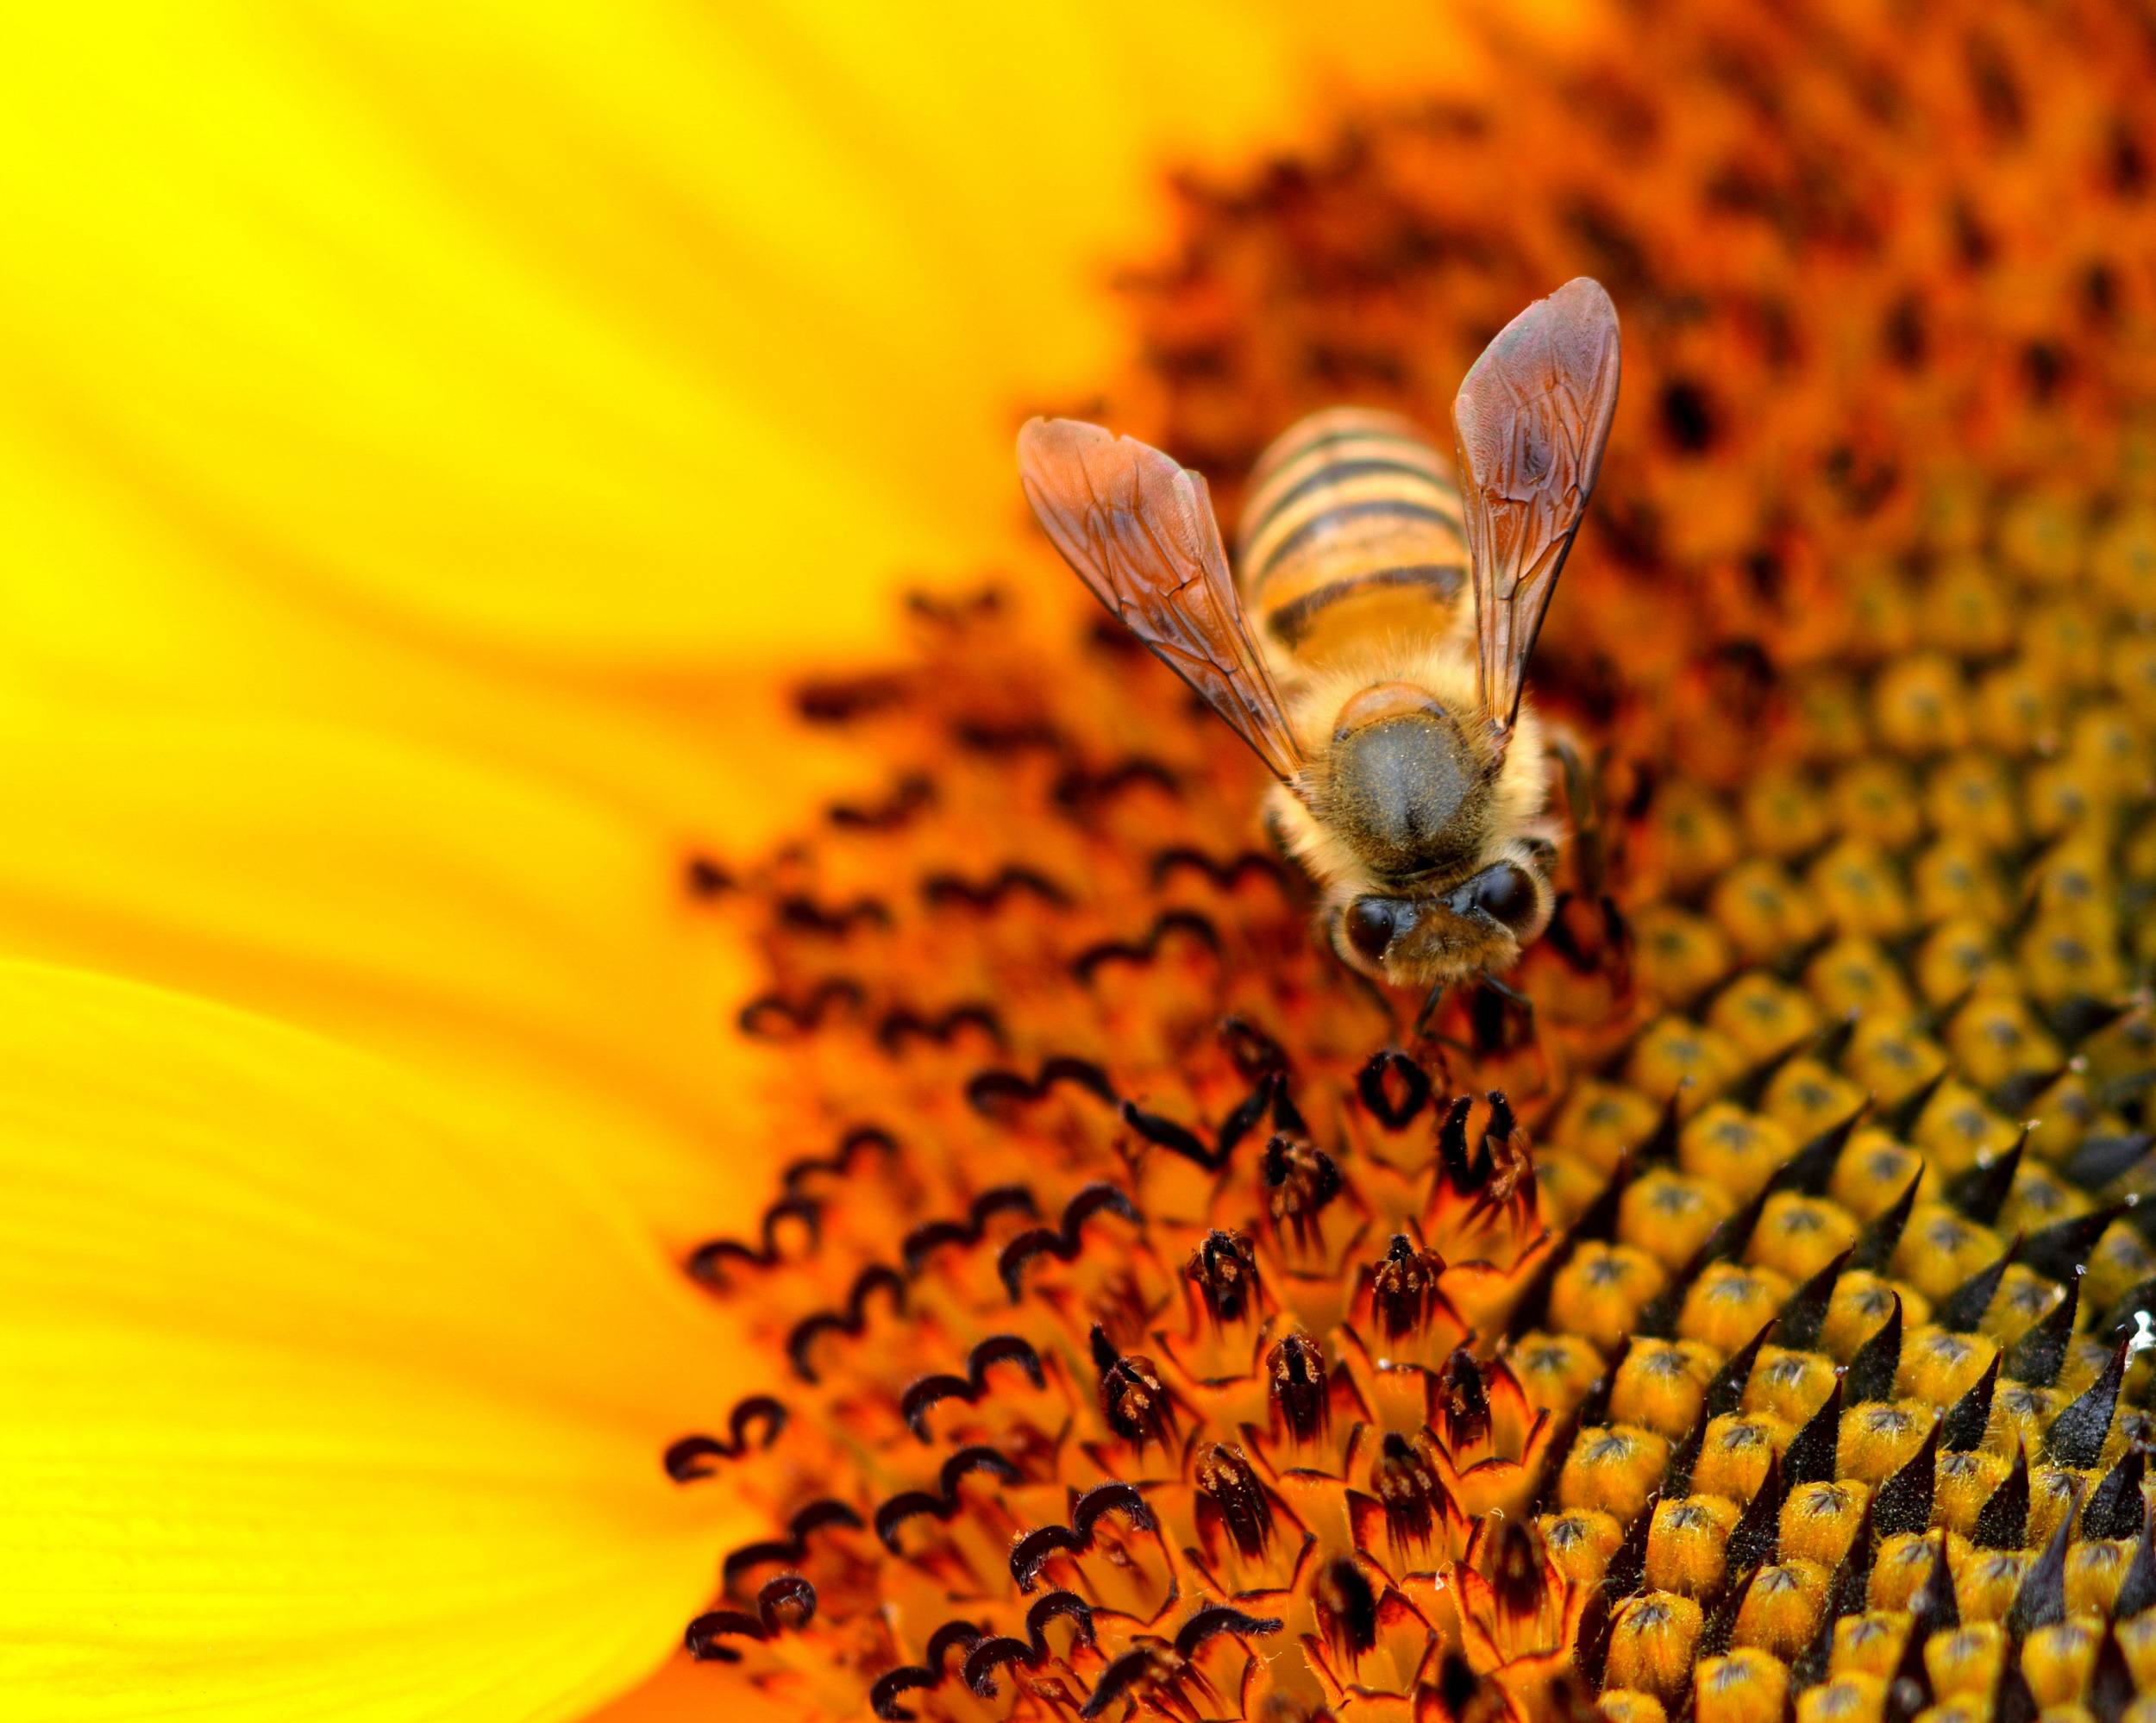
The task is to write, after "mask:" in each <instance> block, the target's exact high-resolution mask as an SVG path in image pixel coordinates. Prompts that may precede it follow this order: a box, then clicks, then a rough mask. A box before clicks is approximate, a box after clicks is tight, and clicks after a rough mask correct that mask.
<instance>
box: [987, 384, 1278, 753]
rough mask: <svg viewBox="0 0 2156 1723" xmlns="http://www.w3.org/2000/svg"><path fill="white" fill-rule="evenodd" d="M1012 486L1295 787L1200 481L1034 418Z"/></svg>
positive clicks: (1137, 452)
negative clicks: (1015, 483)
mask: <svg viewBox="0 0 2156 1723" xmlns="http://www.w3.org/2000/svg"><path fill="white" fill-rule="evenodd" d="M1018 477H1019V480H1020V482H1021V483H1023V484H1024V486H1025V496H1026V500H1027V501H1028V502H1030V503H1031V504H1032V505H1033V512H1034V514H1035V515H1036V516H1037V517H1039V519H1040V523H1041V525H1042V526H1043V527H1044V528H1045V529H1047V531H1048V536H1049V537H1050V539H1052V540H1054V541H1055V544H1056V549H1058V550H1060V551H1061V552H1062V554H1063V561H1066V562H1068V563H1069V564H1070V566H1071V567H1072V568H1073V569H1074V570H1075V571H1076V573H1077V575H1078V578H1079V579H1080V580H1083V581H1084V582H1085V583H1086V585H1087V586H1089V587H1090V588H1092V590H1093V595H1094V597H1095V598H1098V599H1100V602H1101V604H1102V605H1105V606H1106V608H1107V610H1108V611H1109V612H1110V614H1112V616H1114V617H1116V618H1117V619H1118V620H1119V621H1120V622H1121V623H1123V624H1124V626H1125V627H1126V628H1128V629H1129V630H1131V633H1132V634H1134V635H1136V636H1138V638H1139V639H1140V640H1142V641H1144V642H1145V644H1146V645H1147V646H1148V647H1149V648H1151V650H1152V652H1153V655H1154V656H1156V658H1158V659H1159V660H1160V661H1162V662H1163V664H1165V665H1167V666H1168V667H1169V669H1171V670H1173V671H1174V672H1175V674H1177V675H1178V676H1180V677H1181V678H1182V679H1183V680H1184V681H1186V682H1188V684H1189V685H1190V686H1192V687H1193V688H1194V689H1196V690H1197V691H1198V692H1199V693H1200V695H1201V696H1203V697H1204V699H1205V701H1206V704H1207V705H1210V706H1211V707H1212V708H1213V711H1217V712H1219V714H1220V716H1221V717H1224V718H1225V719H1226V720H1227V721H1228V722H1229V723H1230V724H1232V725H1234V726H1235V730H1236V734H1237V735H1238V736H1241V737H1242V738H1243V740H1244V741H1245V742H1249V743H1250V746H1251V747H1252V748H1253V749H1256V750H1257V755H1258V757H1259V758H1260V759H1261V760H1263V761H1264V762H1265V763H1266V764H1267V765H1268V766H1269V767H1271V768H1272V769H1273V774H1274V775H1275V777H1277V778H1279V779H1281V780H1282V781H1283V782H1285V781H1287V780H1292V779H1293V778H1294V776H1295V775H1296V774H1297V773H1299V772H1300V770H1301V769H1302V764H1303V753H1302V748H1301V745H1300V743H1299V742H1296V740H1295V733H1294V729H1293V727H1292V726H1290V724H1288V714H1287V713H1286V712H1285V711H1282V707H1281V704H1280V691H1279V690H1278V689H1276V688H1275V687H1274V686H1273V679H1272V676H1271V674H1270V673H1269V672H1268V671H1267V669H1266V667H1265V661H1264V660H1263V658H1261V657H1260V656H1259V655H1258V650H1257V642H1254V641H1252V640H1251V638H1250V630H1249V629H1248V627H1247V626H1246V625H1245V624H1244V620H1243V605H1242V602H1241V600H1240V599H1238V598H1237V596H1236V592H1235V582H1234V581H1233V580H1232V579H1231V578H1230V576H1229V574H1228V559H1227V553H1226V552H1225V550H1224V549H1223V548H1221V544H1220V528H1219V523H1218V522H1216V521H1215V520H1214V519H1213V504H1212V501H1211V499H1210V498H1208V497H1207V495H1206V481H1205V480H1204V479H1201V478H1200V477H1199V476H1198V474H1196V473H1192V472H1190V471H1188V470H1187V469H1186V468H1184V467H1179V466H1177V465H1176V464H1175V462H1174V461H1171V460H1169V458H1168V456H1166V455H1164V454H1162V453H1161V452H1160V451H1159V450H1158V449H1157V448H1148V447H1147V446H1146V445H1145V444H1144V443H1142V442H1138V441H1137V440H1136V439H1135V438H1133V437H1127V436H1125V437H1119V436H1116V435H1112V433H1110V432H1108V431H1105V430H1103V429H1100V426H1098V425H1088V424H1081V423H1078V422H1077V421H1076V420H1075V419H1035V420H1033V421H1031V423H1028V424H1027V425H1026V427H1025V429H1023V430H1021V431H1020V432H1019V433H1018Z"/></svg>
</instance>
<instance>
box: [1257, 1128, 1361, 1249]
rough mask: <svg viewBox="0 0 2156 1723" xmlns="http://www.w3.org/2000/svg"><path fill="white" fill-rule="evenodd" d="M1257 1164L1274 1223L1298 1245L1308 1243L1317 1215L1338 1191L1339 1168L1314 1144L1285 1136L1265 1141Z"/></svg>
mask: <svg viewBox="0 0 2156 1723" xmlns="http://www.w3.org/2000/svg"><path fill="white" fill-rule="evenodd" d="M1260 1166H1261V1170H1262V1171H1263V1175H1264V1180H1265V1187H1266V1210H1267V1212H1269V1214H1270V1215H1271V1216H1272V1218H1273V1224H1274V1225H1275V1227H1278V1226H1281V1225H1286V1226H1287V1227H1288V1229H1289V1231H1292V1232H1293V1233H1294V1235H1295V1242H1296V1243H1297V1244H1306V1245H1307V1244H1309V1243H1310V1242H1311V1240H1312V1239H1313V1238H1314V1237H1316V1236H1317V1233H1318V1217H1319V1215H1320V1214H1321V1213H1323V1212H1324V1211H1325V1207H1326V1205H1327V1204H1328V1203H1330V1202H1331V1201H1332V1200H1333V1198H1335V1197H1337V1196H1338V1195H1339V1194H1340V1184H1341V1181H1340V1169H1339V1168H1338V1167H1337V1166H1336V1165H1334V1164H1333V1160H1332V1156H1330V1155H1328V1154H1326V1152H1325V1150H1322V1149H1320V1148H1319V1147H1317V1146H1316V1145H1315V1144H1314V1143H1304V1142H1301V1141H1299V1140H1298V1139H1296V1138H1294V1137H1287V1136H1276V1137H1273V1138H1272V1139H1271V1141H1269V1142H1268V1143H1266V1145H1265V1155H1264V1158H1263V1161H1262V1162H1261V1163H1260Z"/></svg>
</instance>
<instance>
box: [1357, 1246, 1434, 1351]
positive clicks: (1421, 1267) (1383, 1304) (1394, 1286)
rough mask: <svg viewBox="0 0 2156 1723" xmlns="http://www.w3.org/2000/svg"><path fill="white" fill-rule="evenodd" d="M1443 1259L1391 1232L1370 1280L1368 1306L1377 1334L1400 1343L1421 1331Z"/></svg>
mask: <svg viewBox="0 0 2156 1723" xmlns="http://www.w3.org/2000/svg"><path fill="white" fill-rule="evenodd" d="M1444 1269H1445V1259H1444V1258H1443V1257H1442V1256H1438V1253H1437V1252H1436V1251H1434V1250H1416V1249H1415V1246H1414V1241H1413V1239H1411V1238H1409V1237H1407V1234H1406V1233H1404V1232H1395V1234H1394V1235H1393V1240H1392V1243H1391V1244H1388V1246H1387V1247H1386V1249H1385V1255H1384V1258H1383V1260H1382V1261H1381V1262H1379V1263H1378V1264H1377V1267H1376V1270H1375V1271H1374V1272H1373V1274H1372V1275H1371V1277H1370V1307H1371V1309H1372V1310H1373V1311H1375V1312H1376V1316H1377V1327H1378V1331H1379V1332H1380V1333H1382V1335H1383V1336H1384V1337H1385V1338H1387V1339H1388V1340H1403V1339H1406V1338H1408V1337H1409V1336H1411V1335H1413V1334H1416V1333H1419V1332H1420V1331H1421V1329H1422V1325H1423V1324H1424V1323H1425V1322H1426V1321H1427V1320H1428V1319H1429V1316H1430V1308H1431V1305H1432V1301H1433V1300H1435V1299H1436V1297H1437V1291H1438V1275H1440V1274H1441V1273H1443V1272H1444Z"/></svg>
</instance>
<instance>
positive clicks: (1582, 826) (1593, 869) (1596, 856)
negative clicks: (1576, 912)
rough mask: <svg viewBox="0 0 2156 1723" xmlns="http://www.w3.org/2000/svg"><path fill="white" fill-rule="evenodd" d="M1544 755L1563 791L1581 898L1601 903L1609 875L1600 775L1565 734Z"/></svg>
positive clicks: (1559, 735)
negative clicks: (1598, 900)
mask: <svg viewBox="0 0 2156 1723" xmlns="http://www.w3.org/2000/svg"><path fill="white" fill-rule="evenodd" d="M1544 751H1545V753H1546V754H1547V755H1549V757H1550V759H1551V761H1552V762H1553V763H1554V764H1555V765H1556V767H1557V781H1558V783H1559V785H1560V786H1562V788H1563V791H1564V810H1565V823H1566V824H1568V825H1570V827H1571V829H1572V866H1573V869H1574V871H1575V872H1576V874H1578V875H1579V881H1580V891H1581V894H1582V895H1583V896H1584V897H1586V898H1588V899H1590V900H1593V899H1600V898H1601V895H1602V880H1603V876H1604V874H1606V873H1607V872H1608V861H1607V856H1606V854H1605V846H1604V844H1603V842H1602V812H1601V783H1600V781H1599V778H1600V774H1598V773H1597V772H1596V770H1595V768H1593V767H1590V766H1589V764H1588V763H1587V761H1585V760H1583V758H1582V757H1581V755H1580V750H1579V746H1578V744H1577V743H1576V742H1575V741H1574V740H1573V738H1572V737H1571V736H1567V735H1564V733H1563V732H1559V733H1558V734H1557V735H1556V736H1552V737H1551V740H1550V742H1549V745H1548V746H1547V748H1546V749H1545V750H1544Z"/></svg>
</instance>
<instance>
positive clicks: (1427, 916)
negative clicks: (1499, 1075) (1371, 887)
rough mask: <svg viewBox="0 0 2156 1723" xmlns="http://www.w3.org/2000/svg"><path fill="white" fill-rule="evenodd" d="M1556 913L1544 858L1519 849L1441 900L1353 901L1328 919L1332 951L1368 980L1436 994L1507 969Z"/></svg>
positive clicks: (1430, 896) (1375, 897)
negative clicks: (1446, 984) (1447, 984)
mask: <svg viewBox="0 0 2156 1723" xmlns="http://www.w3.org/2000/svg"><path fill="white" fill-rule="evenodd" d="M1555 905H1556V893H1555V892H1554V891H1553V890H1552V889H1551V885H1550V880H1549V875H1548V874H1547V873H1546V872H1545V868H1544V857H1543V856H1542V855H1540V854H1539V852H1538V850H1537V849H1536V848H1535V847H1534V846H1532V845H1529V844H1518V845H1514V846H1510V847H1508V849H1507V851H1506V853H1505V854H1504V855H1501V857H1499V858H1498V859H1496V860H1495V861H1491V862H1490V863H1489V865H1488V866H1486V867H1483V868H1480V869H1478V870H1477V871H1476V872H1475V873H1473V874H1470V875H1469V876H1468V877H1467V878H1466V879H1464V880H1461V881H1459V882H1458V883H1457V885H1454V886H1452V887H1449V888H1447V889H1446V890H1445V891H1444V892H1442V893H1420V892H1418V893H1413V894H1403V895H1400V896H1388V895H1383V894H1380V893H1365V894H1364V895H1363V896H1360V897H1357V898H1352V899H1349V900H1348V901H1346V902H1345V903H1344V904H1342V905H1340V907H1339V910H1338V913H1337V914H1336V915H1335V917H1334V918H1333V926H1332V943H1333V947H1334V949H1336V950H1338V953H1339V954H1340V956H1341V959H1342V960H1343V961H1344V962H1346V963H1347V964H1349V965H1350V966H1351V968H1357V969H1359V970H1361V971H1362V972H1363V974H1366V975H1369V976H1370V977H1371V978H1372V979H1373V980H1376V981H1388V982H1390V983H1391V984H1392V985H1394V986H1395V987H1434V986H1435V985H1437V984H1438V982H1440V981H1461V980H1463V979H1464V978H1466V977H1467V976H1470V975H1475V974H1487V973H1493V972H1495V971H1498V970H1501V969H1507V968H1511V967H1512V965H1513V964H1514V962H1517V961H1518V960H1519V957H1520V950H1521V949H1522V948H1523V947H1525V946H1526V945H1527V944H1528V943H1530V942H1531V941H1532V940H1533V939H1534V938H1535V937H1536V936H1538V935H1539V934H1540V933H1541V931H1542V930H1543V929H1544V928H1545V927H1546V926H1548V925H1549V923H1550V916H1551V912H1552V910H1553V909H1554V907H1555Z"/></svg>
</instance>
